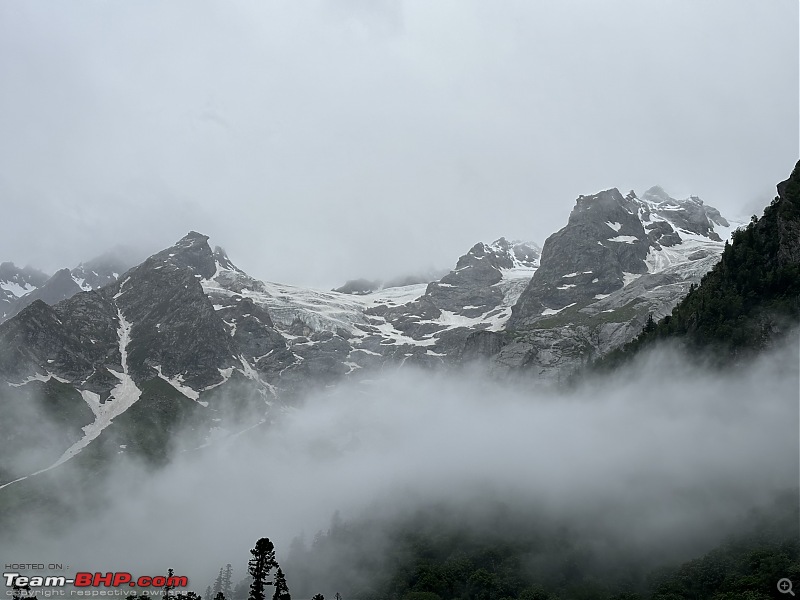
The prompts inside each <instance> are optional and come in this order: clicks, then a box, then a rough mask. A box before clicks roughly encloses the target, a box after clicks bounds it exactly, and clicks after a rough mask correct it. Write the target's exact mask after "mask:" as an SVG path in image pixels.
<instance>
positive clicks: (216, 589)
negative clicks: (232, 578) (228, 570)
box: [209, 567, 223, 598]
mask: <svg viewBox="0 0 800 600" xmlns="http://www.w3.org/2000/svg"><path fill="white" fill-rule="evenodd" d="M222 578H223V575H222V567H220V568H219V574H218V575H217V578H216V579H215V580H214V589H213V590H212V593H213V594H214V597H216V595H217V594H219V593H220V592H221V591H222ZM209 598H211V596H209Z"/></svg>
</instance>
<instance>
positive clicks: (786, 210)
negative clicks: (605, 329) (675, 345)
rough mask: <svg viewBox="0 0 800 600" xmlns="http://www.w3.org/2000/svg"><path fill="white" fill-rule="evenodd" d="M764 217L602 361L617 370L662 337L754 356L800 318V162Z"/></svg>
mask: <svg viewBox="0 0 800 600" xmlns="http://www.w3.org/2000/svg"><path fill="white" fill-rule="evenodd" d="M777 187H778V196H777V197H776V198H775V200H773V202H772V203H771V204H770V205H769V206H768V207H767V208H766V209H765V210H764V214H763V216H762V217H761V218H760V219H756V218H755V217H753V220H752V221H751V222H750V224H749V225H748V226H747V227H746V228H742V229H739V230H737V231H735V232H734V233H733V239H732V243H731V244H730V245H726V247H725V251H724V252H723V254H722V257H721V260H720V261H719V262H718V263H717V264H716V265H715V266H714V267H713V269H712V270H711V271H710V272H709V273H708V274H707V275H706V276H705V277H703V279H702V282H701V283H700V285H699V286H698V287H697V288H696V289H693V290H692V291H691V292H690V293H689V294H688V295H687V296H686V297H685V298H684V299H682V300H681V302H680V303H678V304H677V306H675V308H674V309H673V310H672V312H671V313H670V314H668V315H666V316H665V317H664V318H663V319H662V320H661V321H660V322H659V323H658V324H654V325H652V326H650V327H649V328H648V330H646V331H643V332H642V333H641V335H639V336H638V337H637V338H636V339H634V340H633V341H631V342H630V343H628V344H626V345H625V346H624V347H623V348H621V349H619V350H617V351H615V352H613V353H611V354H608V355H606V356H605V357H604V358H603V359H602V360H601V361H600V362H599V363H598V364H597V365H596V366H597V367H599V368H611V367H613V366H615V365H617V364H619V363H620V362H622V361H623V360H625V359H627V358H630V357H631V356H633V355H634V354H635V353H636V352H638V351H640V350H642V349H644V348H646V347H648V346H650V345H652V344H653V343H655V342H656V341H657V340H659V339H666V338H668V339H670V340H673V341H679V342H681V343H683V344H684V346H685V347H686V348H687V349H688V350H690V351H704V352H707V351H709V350H711V352H710V353H709V354H710V355H711V357H712V360H713V361H714V362H716V363H718V364H723V365H724V364H730V363H731V362H733V361H736V360H739V359H741V358H743V357H749V356H751V355H752V354H753V353H755V352H758V351H760V350H762V349H764V348H766V347H767V346H769V345H771V344H773V343H774V342H775V341H776V340H778V339H780V338H781V337H783V336H784V335H786V334H787V333H788V332H789V331H791V330H792V328H795V327H797V324H798V322H800V162H798V163H797V165H796V166H795V168H794V171H793V172H792V175H791V177H789V179H787V180H786V181H783V182H781V183H779V184H778V186H777Z"/></svg>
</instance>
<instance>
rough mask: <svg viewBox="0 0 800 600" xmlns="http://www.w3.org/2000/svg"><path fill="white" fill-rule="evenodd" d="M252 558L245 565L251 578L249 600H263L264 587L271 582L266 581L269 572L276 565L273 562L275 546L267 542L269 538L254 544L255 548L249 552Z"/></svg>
mask: <svg viewBox="0 0 800 600" xmlns="http://www.w3.org/2000/svg"><path fill="white" fill-rule="evenodd" d="M250 554H252V555H253V558H251V559H250V561H249V562H248V563H247V569H248V572H249V573H250V575H251V576H252V577H253V583H252V584H251V585H250V595H249V596H248V598H249V600H264V599H265V598H266V595H265V594H264V587H265V586H267V585H272V582H270V581H267V577H269V572H270V571H271V570H272V569H273V568H274V567H276V566H278V564H277V563H276V562H275V546H274V544H273V543H272V542H270V541H269V538H261V539H260V540H258V541H257V542H256V546H255V548H253V549H252V550H250Z"/></svg>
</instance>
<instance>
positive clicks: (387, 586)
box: [303, 494, 800, 600]
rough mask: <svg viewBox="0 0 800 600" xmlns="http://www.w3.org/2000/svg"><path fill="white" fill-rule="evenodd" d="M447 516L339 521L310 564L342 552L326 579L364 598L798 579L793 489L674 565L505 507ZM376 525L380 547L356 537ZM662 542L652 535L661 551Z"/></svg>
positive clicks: (533, 594)
mask: <svg viewBox="0 0 800 600" xmlns="http://www.w3.org/2000/svg"><path fill="white" fill-rule="evenodd" d="M450 513H452V511H450V512H448V511H447V509H445V508H444V507H440V508H433V509H430V510H428V511H422V512H419V513H415V514H413V515H408V516H406V517H403V518H402V519H401V520H400V521H398V522H395V523H393V524H387V523H378V522H375V521H363V522H359V523H349V524H340V525H339V526H338V527H337V528H332V529H331V530H329V531H328V532H327V533H320V534H318V535H317V542H316V543H315V545H314V546H313V547H312V548H311V550H310V552H308V553H307V554H305V555H304V556H303V561H304V564H305V565H306V566H309V565H313V564H315V563H317V562H318V561H320V559H321V560H322V562H326V561H328V560H329V559H330V557H331V556H334V557H337V558H338V557H344V558H343V559H342V560H341V562H338V561H336V562H334V564H333V565H332V566H334V567H335V568H334V570H333V571H329V572H328V574H327V575H326V577H325V578H323V579H325V580H326V581H336V585H337V586H339V585H341V586H342V587H341V589H343V590H344V591H345V592H346V595H347V596H348V597H354V598H359V600H373V599H374V600H378V599H381V600H445V599H448V600H449V599H458V600H506V599H508V600H511V599H512V598H513V599H519V600H561V599H566V598H570V599H576V600H581V599H586V600H590V599H591V600H668V599H670V600H672V599H678V598H680V599H683V598H696V599H698V600H727V599H728V598H731V599H732V598H753V599H755V598H762V597H763V598H767V597H771V596H770V594H771V593H772V591H773V590H774V586H775V584H776V582H777V581H778V579H780V578H781V577H790V578H792V577H795V578H797V579H800V562H798V557H800V545H799V544H798V536H797V531H796V525H797V517H798V510H797V505H796V494H787V495H786V497H785V498H781V499H780V501H779V502H777V503H776V504H775V506H773V507H771V508H770V509H769V510H764V511H763V512H760V513H753V514H751V515H750V516H749V518H748V519H749V520H748V532H747V533H743V534H740V535H738V536H736V537H731V538H729V539H728V540H727V541H726V542H724V543H723V544H721V545H720V546H718V547H717V548H716V549H713V550H712V551H710V552H708V553H706V554H704V555H701V556H699V557H698V558H695V559H693V560H690V561H688V562H686V563H684V564H673V566H670V567H668V568H666V567H664V566H663V565H664V564H665V563H664V562H663V559H661V558H658V557H656V556H641V555H640V552H628V553H626V552H625V551H624V550H622V549H617V550H613V551H611V552H610V553H609V551H610V549H611V548H612V546H605V547H603V546H597V544H596V543H595V542H596V540H595V541H592V542H589V540H587V539H586V537H585V534H584V533H582V532H581V531H580V530H572V529H570V528H567V527H565V526H563V525H558V524H553V523H542V522H537V521H536V518H535V517H533V516H532V515H530V514H524V515H523V514H516V515H514V516H511V515H509V514H508V513H504V512H503V509H502V508H499V509H497V510H494V509H493V510H492V511H490V512H489V514H488V516H486V515H485V516H484V517H482V518H481V519H479V520H476V519H474V518H463V519H462V518H458V517H455V516H453V515H452V514H450ZM376 528H381V529H382V530H383V532H384V534H385V535H386V537H387V540H386V543H385V544H384V546H383V549H382V551H381V552H376V551H375V549H374V546H370V545H368V544H366V545H365V544H363V543H362V542H364V541H365V540H366V539H368V534H366V533H359V532H362V530H363V532H366V531H374V530H375V529H376ZM352 544H358V549H359V550H360V551H361V552H362V553H363V554H365V555H370V557H371V558H373V559H374V558H375V555H376V554H380V555H381V562H380V564H377V563H375V562H372V563H369V566H368V567H367V569H368V571H369V575H370V577H371V578H372V581H371V582H370V584H369V585H368V586H364V587H361V588H358V587H355V586H354V585H353V583H352V580H350V579H349V578H350V577H351V575H352V573H353V571H354V570H355V569H354V567H358V564H359V559H358V555H357V554H351V553H346V554H342V553H341V549H343V548H345V547H349V546H351V545H352ZM657 547H658V542H657V541H655V540H654V541H653V550H654V553H657ZM368 548H369V549H368ZM329 566H330V565H329ZM331 573H332V574H333V575H334V576H331ZM309 595H310V594H309ZM306 597H308V596H306Z"/></svg>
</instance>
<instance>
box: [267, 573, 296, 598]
mask: <svg viewBox="0 0 800 600" xmlns="http://www.w3.org/2000/svg"><path fill="white" fill-rule="evenodd" d="M272 600H292V596H291V595H290V594H289V586H288V585H286V577H284V575H283V571H282V570H281V568H280V567H278V572H277V573H275V593H274V594H273V595H272Z"/></svg>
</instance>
